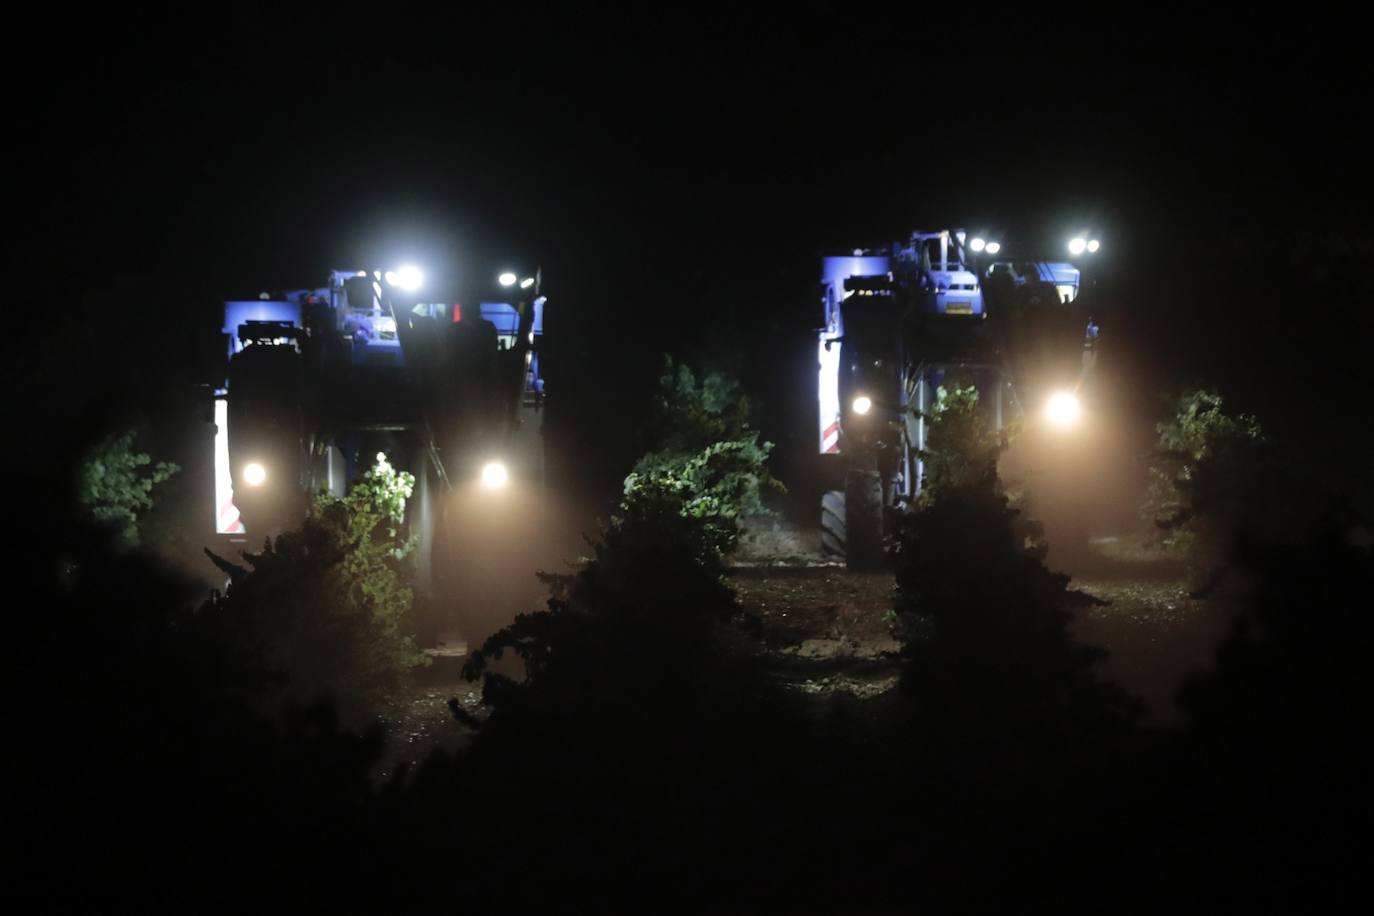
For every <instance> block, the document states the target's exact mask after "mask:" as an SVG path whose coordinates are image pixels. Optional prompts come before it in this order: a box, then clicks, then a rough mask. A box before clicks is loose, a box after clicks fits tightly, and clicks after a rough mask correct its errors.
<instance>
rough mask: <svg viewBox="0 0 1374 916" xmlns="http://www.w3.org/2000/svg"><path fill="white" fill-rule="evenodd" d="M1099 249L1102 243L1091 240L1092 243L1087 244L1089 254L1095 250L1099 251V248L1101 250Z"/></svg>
mask: <svg viewBox="0 0 1374 916" xmlns="http://www.w3.org/2000/svg"><path fill="white" fill-rule="evenodd" d="M1101 247H1102V243H1101V242H1099V241H1098V240H1097V239H1093V240H1092V241H1090V242H1088V251H1090V252H1091V251H1096V250H1097V249H1099V248H1101Z"/></svg>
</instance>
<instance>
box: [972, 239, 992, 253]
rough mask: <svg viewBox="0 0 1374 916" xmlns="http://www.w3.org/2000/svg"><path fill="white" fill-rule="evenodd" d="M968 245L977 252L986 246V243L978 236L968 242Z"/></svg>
mask: <svg viewBox="0 0 1374 916" xmlns="http://www.w3.org/2000/svg"><path fill="white" fill-rule="evenodd" d="M968 247H970V248H972V249H973V250H974V251H975V252H978V251H982V250H983V249H984V248H986V247H988V243H987V242H985V241H983V240H982V239H980V238H976V237H975V238H974V240H973V241H971V242H969V243H968Z"/></svg>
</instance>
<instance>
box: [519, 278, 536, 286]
mask: <svg viewBox="0 0 1374 916" xmlns="http://www.w3.org/2000/svg"><path fill="white" fill-rule="evenodd" d="M533 285H534V277H526V278H525V279H523V280H521V281H520V288H521V289H529V288H530V287H531V286H533Z"/></svg>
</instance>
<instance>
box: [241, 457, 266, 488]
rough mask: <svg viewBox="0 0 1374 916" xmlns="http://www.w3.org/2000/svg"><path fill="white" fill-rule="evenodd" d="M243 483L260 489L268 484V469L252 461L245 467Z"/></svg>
mask: <svg viewBox="0 0 1374 916" xmlns="http://www.w3.org/2000/svg"><path fill="white" fill-rule="evenodd" d="M243 482H244V483H246V484H248V486H250V487H260V486H262V485H263V484H264V483H266V482H267V468H265V467H263V466H262V465H260V464H258V463H257V462H256V461H250V462H249V463H248V464H245V465H244V466H243Z"/></svg>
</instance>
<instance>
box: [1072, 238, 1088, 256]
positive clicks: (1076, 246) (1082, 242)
mask: <svg viewBox="0 0 1374 916" xmlns="http://www.w3.org/2000/svg"><path fill="white" fill-rule="evenodd" d="M1087 247H1088V241H1087V239H1083V238H1076V239H1072V240H1071V241H1070V242H1069V254H1082V253H1083V252H1084V250H1086V249H1087Z"/></svg>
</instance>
